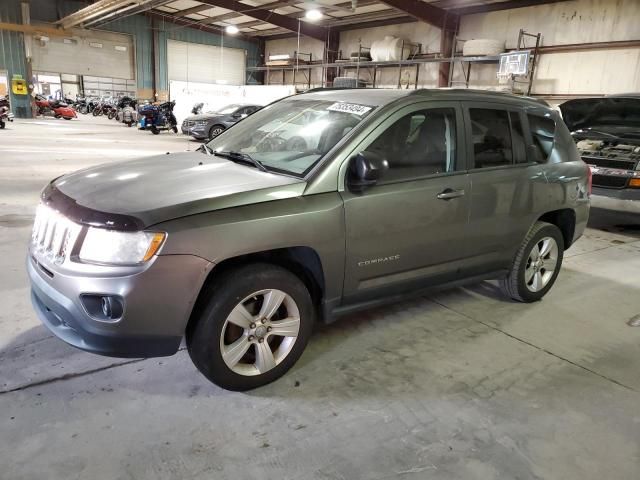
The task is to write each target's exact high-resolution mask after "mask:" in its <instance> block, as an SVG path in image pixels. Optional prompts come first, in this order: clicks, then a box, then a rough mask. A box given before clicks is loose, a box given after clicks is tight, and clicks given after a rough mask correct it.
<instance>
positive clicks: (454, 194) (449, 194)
mask: <svg viewBox="0 0 640 480" xmlns="http://www.w3.org/2000/svg"><path fill="white" fill-rule="evenodd" d="M436 197H437V198H438V199H439V200H451V199H452V198H458V197H464V190H452V189H450V188H447V189H445V190H444V191H442V192H441V193H439V194H438V195H436Z"/></svg>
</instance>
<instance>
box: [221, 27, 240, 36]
mask: <svg viewBox="0 0 640 480" xmlns="http://www.w3.org/2000/svg"><path fill="white" fill-rule="evenodd" d="M224 30H225V32H227V33H228V34H230V35H235V34H236V33H238V32H239V31H240V30H238V27H236V26H235V25H227V28H225V29H224Z"/></svg>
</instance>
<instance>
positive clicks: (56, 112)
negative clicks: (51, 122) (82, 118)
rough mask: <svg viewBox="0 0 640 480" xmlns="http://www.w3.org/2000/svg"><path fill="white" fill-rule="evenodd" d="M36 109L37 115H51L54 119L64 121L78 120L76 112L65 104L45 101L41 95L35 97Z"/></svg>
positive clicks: (58, 101)
mask: <svg viewBox="0 0 640 480" xmlns="http://www.w3.org/2000/svg"><path fill="white" fill-rule="evenodd" d="M36 107H37V108H38V115H42V116H45V115H53V116H54V117H55V118H64V119H65V120H71V119H72V118H78V116H77V115H76V111H75V110H74V109H73V108H72V107H70V106H69V105H68V104H66V103H65V102H61V101H60V100H47V98H46V97H44V96H43V95H39V94H38V95H36Z"/></svg>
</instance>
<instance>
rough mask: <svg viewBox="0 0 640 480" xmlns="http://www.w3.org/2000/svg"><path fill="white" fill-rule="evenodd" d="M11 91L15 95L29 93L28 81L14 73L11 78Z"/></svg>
mask: <svg viewBox="0 0 640 480" xmlns="http://www.w3.org/2000/svg"><path fill="white" fill-rule="evenodd" d="M11 91H12V92H13V94H14V95H28V93H29V90H28V89H27V81H26V80H25V79H24V78H22V76H21V75H14V76H13V78H12V79H11Z"/></svg>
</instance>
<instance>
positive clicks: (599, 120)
mask: <svg viewBox="0 0 640 480" xmlns="http://www.w3.org/2000/svg"><path fill="white" fill-rule="evenodd" d="M560 111H561V112H562V118H563V120H564V122H565V123H566V124H567V127H569V130H571V131H575V130H579V129H586V128H594V127H598V130H602V128H601V127H604V128H607V127H610V128H614V129H615V128H625V129H635V130H638V129H640V96H629V97H623V96H616V97H603V98H581V99H577V100H569V101H568V102H565V103H563V104H562V105H560Z"/></svg>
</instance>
